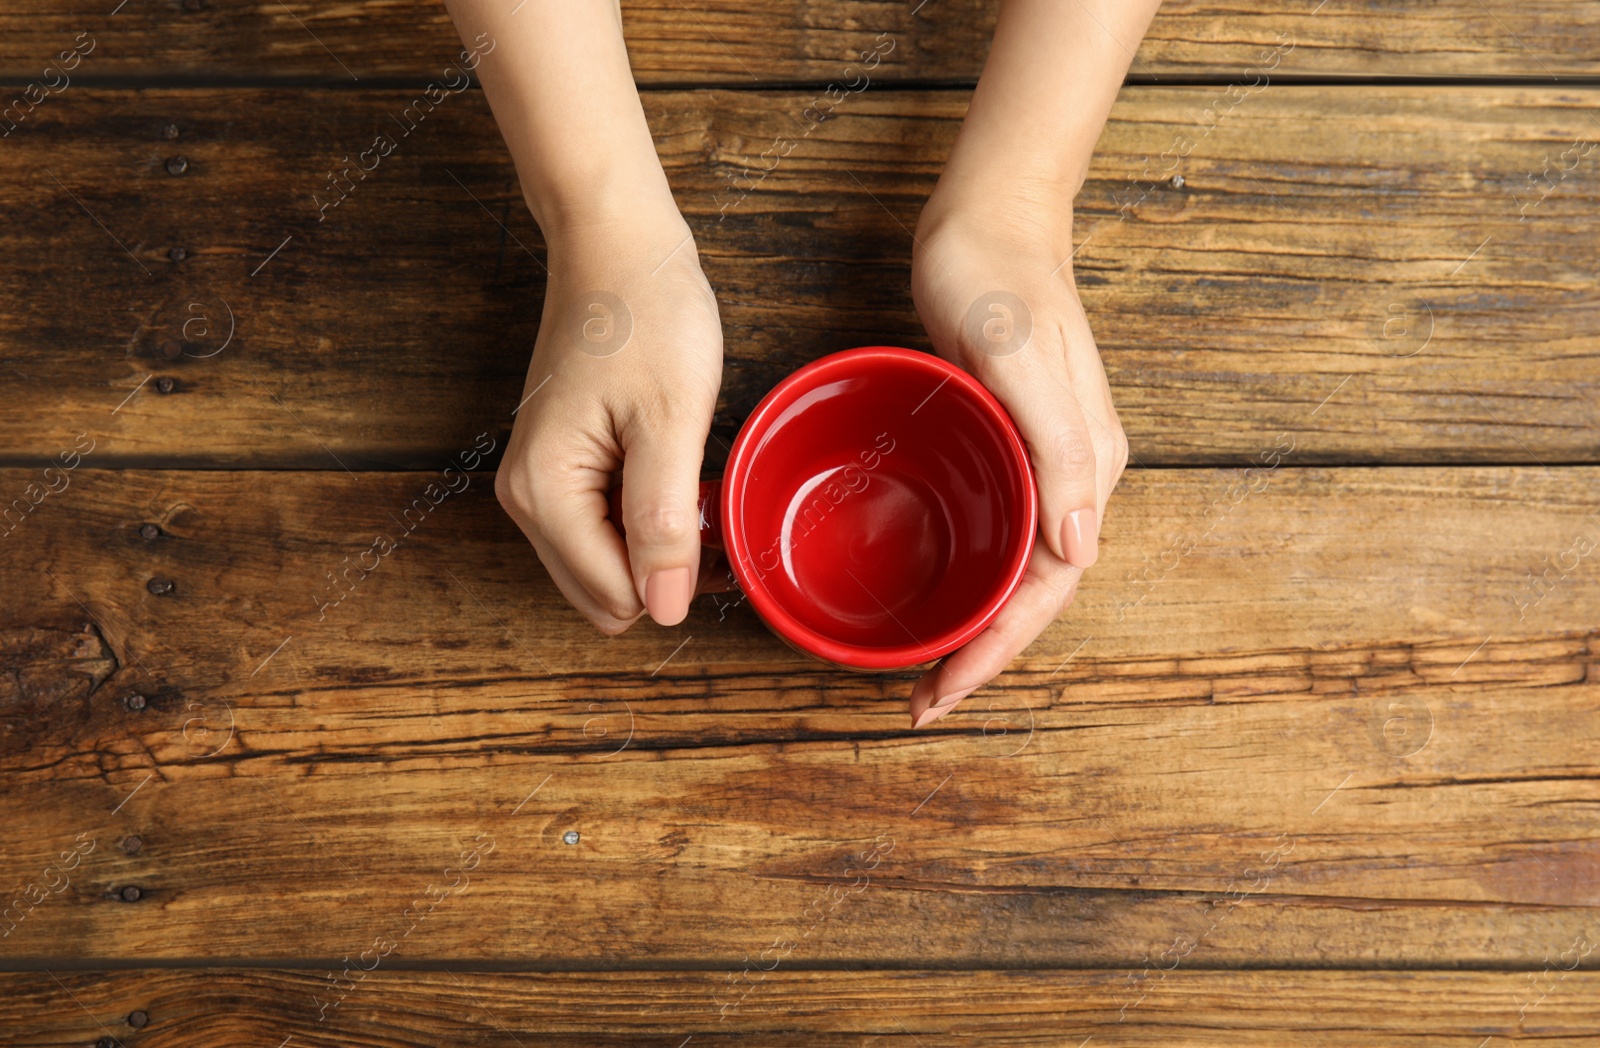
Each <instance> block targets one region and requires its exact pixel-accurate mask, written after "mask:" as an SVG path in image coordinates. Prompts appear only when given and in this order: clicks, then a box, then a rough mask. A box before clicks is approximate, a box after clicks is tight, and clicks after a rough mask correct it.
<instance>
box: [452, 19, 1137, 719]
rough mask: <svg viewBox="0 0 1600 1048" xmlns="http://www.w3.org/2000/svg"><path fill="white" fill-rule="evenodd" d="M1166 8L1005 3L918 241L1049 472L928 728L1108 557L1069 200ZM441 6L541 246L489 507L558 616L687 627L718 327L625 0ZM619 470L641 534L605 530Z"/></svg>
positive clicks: (936, 696) (936, 306)
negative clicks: (523, 367)
mask: <svg viewBox="0 0 1600 1048" xmlns="http://www.w3.org/2000/svg"><path fill="white" fill-rule="evenodd" d="M1158 5H1159V0H1004V2H1003V3H1002V5H1001V9H1000V18H999V22H998V25H997V27H996V30H995V36H994V43H993V46H992V48H991V50H990V54H989V59H988V62H987V64H986V65H985V66H984V70H983V74H982V76H981V77H980V79H979V81H978V86H977V89H976V91H975V92H974V94H973V98H972V103H971V107H970V109H969V110H968V113H967V116H966V120H965V122H964V123H963V124H962V128H961V132H960V134H959V136H958V137H957V139H956V144H955V146H954V148H953V149H952V150H951V153H950V158H949V160H948V162H947V163H946V165H945V169H944V172H943V174H942V175H941V177H940V179H939V183H938V186H937V187H936V188H935V190H934V192H933V195H932V196H931V197H930V198H929V200H928V203H927V205H926V206H925V207H924V209H923V212H922V217H921V219H920V220H919V222H918V224H917V230H916V235H915V238H914V242H913V245H912V254H911V259H912V262H911V284H912V297H913V300H914V301H915V303H916V307H917V312H918V314H919V316H920V317H921V319H922V322H923V324H924V325H925V326H926V328H927V331H928V336H929V338H930V340H931V341H932V343H933V347H934V349H935V350H936V351H937V352H938V353H939V354H940V355H941V356H944V357H946V358H947V359H949V360H951V361H953V362H954V363H956V364H958V365H960V366H961V367H964V368H966V369H967V370H968V371H970V372H971V373H972V374H973V375H974V376H976V377H977V378H978V380H979V381H981V382H983V384H984V385H985V386H987V387H988V388H989V389H990V391H991V392H993V393H994V394H995V396H996V397H997V398H999V400H1000V401H1001V403H1003V404H1004V405H1005V406H1006V408H1007V410H1008V411H1009V412H1010V413H1011V416H1012V418H1014V419H1015V420H1016V423H1017V426H1018V428H1019V429H1020V430H1021V432H1022V435H1023V438H1024V440H1025V441H1026V442H1027V445H1028V448H1029V453H1030V456H1031V458H1032V461H1033V466H1034V471H1035V475H1036V477H1037V480H1038V486H1039V500H1040V501H1039V509H1040V512H1039V518H1040V527H1039V532H1038V534H1037V536H1036V537H1035V542H1034V547H1033V553H1032V557H1031V559H1030V561H1029V565H1028V572H1027V577H1026V578H1025V579H1024V581H1023V583H1022V585H1021V586H1020V587H1019V588H1018V590H1017V592H1016V593H1015V594H1014V595H1013V596H1012V598H1011V600H1010V601H1008V602H1007V604H1006V605H1005V607H1004V608H1002V609H1001V611H1000V613H999V615H998V616H996V618H995V619H994V621H993V622H992V623H991V624H990V625H989V627H988V628H987V629H986V630H985V631H984V632H983V633H982V634H980V635H979V636H978V637H977V638H975V639H974V640H972V641H971V642H969V643H968V644H967V645H966V646H965V647H963V648H961V649H960V650H958V651H956V652H953V653H952V654H950V655H949V656H947V657H946V658H945V659H944V660H943V661H942V662H941V663H940V664H939V665H937V666H935V667H934V668H933V669H930V670H929V671H928V672H927V673H925V674H924V675H923V677H922V678H921V679H920V680H919V681H918V682H917V685H916V687H915V688H914V689H913V691H912V694H911V698H910V713H911V719H912V724H913V726H915V727H922V726H924V725H927V724H929V723H931V722H933V721H935V720H937V719H939V718H940V717H942V716H944V715H945V714H947V713H949V712H950V711H951V710H952V709H955V708H956V705H957V703H959V702H960V701H961V700H962V699H963V698H965V697H966V696H968V695H969V694H971V693H972V692H973V691H974V690H975V689H977V688H978V687H980V686H982V685H983V684H985V683H987V682H989V681H990V680H992V679H993V678H994V677H996V676H997V675H998V674H1000V673H1001V672H1002V671H1003V670H1004V669H1005V668H1006V666H1007V665H1008V664H1009V663H1010V662H1011V660H1012V659H1014V658H1016V656H1017V655H1019V654H1020V653H1021V652H1022V651H1023V649H1025V648H1026V647H1027V646H1028V645H1029V644H1030V643H1032V641H1033V640H1034V639H1035V638H1036V637H1038V635H1039V634H1040V633H1042V632H1043V631H1044V629H1045V628H1046V627H1048V626H1049V625H1050V623H1052V622H1053V621H1055V619H1056V618H1057V617H1059V616H1060V615H1061V614H1062V613H1063V612H1064V611H1065V610H1066V609H1067V607H1068V605H1070V604H1071V602H1072V599H1073V597H1074V595H1075V594H1076V592H1077V587H1078V580H1079V579H1080V577H1081V576H1082V575H1083V572H1084V571H1085V570H1087V569H1088V568H1089V567H1091V566H1092V565H1093V564H1094V562H1095V559H1096V557H1097V555H1098V546H1099V534H1100V524H1101V522H1103V521H1104V519H1105V513H1106V502H1107V499H1109V497H1110V495H1111V491H1112V489H1113V487H1115V485H1116V483H1117V480H1118V478H1119V477H1120V476H1121V475H1122V470H1123V467H1124V465H1125V464H1126V462H1127V458H1128V444H1127V440H1126V439H1125V437H1124V436H1123V432H1122V427H1121V425H1120V424H1119V423H1118V421H1117V414H1116V410H1115V409H1114V408H1113V406H1112V403H1111V391H1110V388H1109V386H1108V385H1107V383H1106V376H1105V370H1104V369H1103V368H1102V366H1101V363H1100V355H1099V351H1098V350H1097V349H1096V347H1095V342H1094V336H1093V334H1092V333H1091V332H1090V330H1089V323H1088V319H1087V317H1086V316H1085V314H1084V310H1083V307H1082V305H1081V304H1080V303H1079V300H1078V293H1077V287H1076V284H1075V282H1074V277H1073V266H1072V262H1071V260H1070V256H1071V254H1072V250H1073V235H1072V201H1073V198H1074V197H1075V196H1076V195H1077V192H1078V189H1079V188H1080V187H1081V186H1082V184H1083V180H1084V178H1085V176H1086V174H1087V172H1088V168H1089V160H1090V157H1091V155H1092V153H1093V149H1094V144H1095V141H1096V140H1097V139H1098V138H1099V136H1100V131H1101V128H1102V127H1103V126H1104V124H1105V121H1106V118H1107V116H1108V115H1109V113H1110V111H1111V104H1112V102H1113V101H1114V100H1115V99H1116V95H1117V91H1118V89H1119V88H1120V87H1121V84H1122V80H1123V78H1124V76H1125V75H1126V74H1127V70H1128V65H1129V63H1130V62H1131V61H1132V58H1133V51H1134V49H1135V48H1136V47H1137V46H1138V43H1139V41H1140V39H1141V38H1142V37H1143V36H1144V33H1145V30H1146V29H1147V28H1148V26H1149V24H1150V20H1151V18H1152V17H1154V15H1155V11H1156V8H1157V6H1158ZM446 6H447V7H448V8H449V10H450V14H451V17H452V18H454V20H455V23H456V27H457V29H458V30H459V32H460V34H461V37H462V39H463V40H464V41H468V42H471V41H475V40H477V39H479V34H480V33H485V34H487V37H485V38H484V39H487V40H492V41H494V49H493V51H492V52H490V53H488V54H486V55H485V56H484V57H483V60H482V62H481V64H480V65H479V67H478V69H477V72H478V75H479V76H480V77H481V79H482V83H483V89H484V93H485V95H486V96H487V97H488V100H489V104H490V107H491V108H492V109H493V111H494V114H495V119H496V121H497V122H498V123H499V126H500V130H501V132H502V134H503V135H504V136H505V140H506V145H507V146H508V147H509V149H510V150H511V154H512V158H513V160H514V161H515V163H516V167H517V172H518V174H519V176H520V178H521V183H522V190H523V195H524V197H525V198H526V200H527V203H528V207H529V209H530V211H531V212H532V214H533V217H534V219H535V221H537V222H538V224H539V227H540V229H541V230H542V231H543V233H544V236H545V241H546V244H547V245H548V247H549V253H548V262H549V270H550V276H549V282H548V287H547V289H546V293H545V305H544V315H543V318H542V321H541V324H540V328H539V334H538V337H537V339H536V341H535V344H534V350H533V359H532V362H531V364H530V366H529V370H528V378H527V381H526V383H525V385H524V388H523V392H522V395H523V396H524V397H526V398H527V399H526V401H525V402H524V403H523V405H522V407H521V408H520V409H519V410H518V413H517V418H516V423H515V425H514V427H513V428H512V432H511V440H510V443H509V445H508V447H507V448H506V454H505V459H504V461H503V463H502V464H501V467H500V471H499V473H498V474H497V475H496V477H495V492H496V494H497V495H498V496H499V499H500V502H501V505H502V506H504V507H505V509H506V512H507V513H509V514H510V515H511V517H512V519H513V520H515V521H516V522H517V524H518V525H519V526H520V527H521V528H522V531H523V533H524V534H525V535H527V537H528V540H529V542H531V543H532V545H533V547H534V549H535V551H536V552H537V553H538V556H539V559H540V561H541V562H543V564H544V565H545V567H546V569H547V570H548V571H549V572H550V575H551V578H552V579H554V581H555V583H556V585H557V586H558V587H559V588H560V589H561V592H562V593H563V594H564V595H565V596H566V598H567V600H569V601H570V602H571V603H572V605H573V606H574V607H575V608H577V609H578V611H580V612H582V613H583V614H584V615H585V616H586V617H587V618H588V619H589V620H590V621H591V622H593V623H594V625H595V626H596V627H597V628H598V629H599V630H600V631H601V632H602V633H606V634H616V633H620V632H622V631H623V630H625V629H627V628H628V627H629V626H630V625H632V624H633V623H634V622H635V621H637V620H638V619H639V618H640V617H641V616H643V615H645V614H649V616H650V617H651V618H652V619H653V620H654V621H656V622H657V623H659V624H661V625H664V626H671V625H676V624H677V623H679V622H681V621H683V619H684V617H685V616H686V615H687V614H688V611H689V602H690V600H691V599H692V598H693V597H694V595H695V593H696V592H697V591H701V590H704V589H706V588H709V586H708V579H707V576H708V575H709V574H710V573H709V570H703V567H702V564H701V552H700V543H699V529H698V523H699V516H698V511H697V498H698V482H699V476H700V467H701V457H702V450H703V448H704V445H705V440H706V435H707V433H708V431H709V429H710V425H711V416H712V411H713V409H714V408H715V405H716V397H717V391H718V388H719V386H720V383H721V375H722V327H721V323H720V320H719V318H718V313H717V303H716V296H715V294H714V293H713V291H712V289H711V286H710V284H709V283H708V282H707V281H706V278H705V276H704V274H702V272H701V270H700V264H699V258H698V255H697V253H696V250H695V244H694V239H693V236H692V234H691V233H690V230H689V227H688V225H687V223H685V222H684V220H683V217H682V215H680V214H679V212H678V208H677V205H676V203H675V202H674V200H673V197H672V193H671V191H670V189H669V188H668V186H667V179H666V176H665V174H664V173H663V171H662V169H661V164H660V162H659V160H658V159H657V157H656V153H655V147H654V143H653V141H652V139H651V136H650V129H649V127H648V126H647V125H646V123H645V117H644V110H643V107H642V106H641V105H640V102H639V97H638V93H637V90H636V88H635V86H634V83H633V77H632V73H631V71H630V69H629V66H628V55H627V50H626V48H625V46H624V43H623V36H622V20H621V14H620V12H619V10H618V8H617V6H616V5H615V4H614V3H613V2H611V0H526V2H525V3H523V4H521V6H520V7H518V6H517V5H515V4H512V3H507V2H505V0H447V3H446ZM513 9H515V11H514V13H513ZM597 289H603V290H605V291H607V292H609V293H611V294H614V295H616V296H617V297H618V298H620V299H621V300H622V301H623V302H625V303H626V306H627V311H628V314H629V317H630V320H631V324H629V326H630V327H631V332H630V333H629V334H628V337H627V343H626V345H625V346H624V347H623V348H622V349H621V350H620V351H618V352H615V353H611V354H609V355H608V354H607V353H606V351H607V350H609V349H611V348H612V346H613V345H614V343H611V342H608V341H607V339H608V338H614V337H619V334H618V332H616V331H614V330H613V328H611V327H607V326H605V325H604V324H602V325H601V326H600V327H594V326H592V325H593V324H595V323H600V322H599V321H597V320H596V319H595V318H594V317H593V316H591V311H590V310H589V304H590V302H591V300H592V293H593V292H594V291H596V290H597ZM995 290H1004V291H1007V292H1009V293H1011V294H1013V295H1016V296H1017V297H1018V298H1020V299H1021V300H1022V301H1023V303H1025V304H1026V306H1027V309H1028V311H1029V313H1030V314H1031V317H1032V333H1031V336H1030V337H1029V339H1028V341H1027V343H1026V344H1025V345H1024V346H1023V347H1022V348H1021V349H1020V350H1017V351H1016V352H1013V353H1009V354H1005V355H996V354H994V353H991V352H988V351H986V348H985V347H984V346H982V345H976V344H973V343H972V341H971V335H970V325H968V324H966V317H967V314H968V310H969V307H971V305H972V304H973V302H974V301H975V300H977V299H978V298H979V297H980V296H982V295H984V294H986V293H988V292H992V291H995ZM585 322H589V323H591V327H590V328H588V329H585V328H584V326H583V325H584V324H585ZM585 330H587V331H588V332H589V333H590V337H589V339H588V341H587V342H586V341H585V337H584V335H583V334H582V333H583V332H584V331H585ZM596 335H598V336H599V337H598V341H597V339H596V337H595V336H596ZM630 360H631V361H632V366H630V364H629V361H630ZM640 361H648V363H647V364H643V365H641V364H640V363H639V362H640ZM619 470H620V472H621V474H622V479H623V488H622V490H623V507H622V518H623V526H624V531H625V532H626V536H627V537H626V539H625V540H624V539H623V537H622V536H620V535H618V533H617V531H616V529H615V528H613V527H612V525H611V523H610V521H609V520H608V519H607V515H608V508H607V504H606V493H607V491H608V489H609V488H610V487H611V483H612V475H613V474H614V473H615V472H617V471H619Z"/></svg>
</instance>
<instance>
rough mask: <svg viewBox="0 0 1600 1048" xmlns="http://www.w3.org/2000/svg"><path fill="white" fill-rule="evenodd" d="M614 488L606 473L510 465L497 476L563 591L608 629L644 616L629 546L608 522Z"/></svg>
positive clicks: (506, 503) (506, 502)
mask: <svg viewBox="0 0 1600 1048" xmlns="http://www.w3.org/2000/svg"><path fill="white" fill-rule="evenodd" d="M544 461H545V462H546V463H548V462H549V461H550V460H549V459H548V458H546V459H545V460H544ZM608 483H609V478H608V476H607V475H606V474H605V473H604V472H601V471H599V470H590V469H575V470H571V471H566V470H562V469H561V468H560V467H559V466H555V467H552V466H550V465H544V466H542V467H535V466H531V465H527V464H523V463H518V464H513V465H508V464H504V463H503V464H502V465H501V467H500V472H499V473H497V474H496V475H495V494H496V495H497V496H499V498H500V504H501V505H502V506H503V507H504V508H505V510H506V512H507V513H508V514H509V515H510V516H511V519H512V520H514V521H516V522H517V526H518V527H520V528H521V529H522V533H523V534H524V535H526V536H527V537H528V541H529V542H530V543H532V544H533V548H534V551H535V552H536V553H538V554H539V559H540V561H542V562H543V563H544V565H545V567H546V568H547V569H548V570H549V571H550V573H551V577H552V578H554V579H555V580H556V585H557V586H558V587H559V588H560V589H561V592H562V593H563V594H564V595H565V596H566V598H567V599H568V600H569V601H571V602H572V603H573V606H574V607H577V608H578V610H579V611H582V612H583V613H584V614H585V615H586V616H588V617H589V619H590V620H591V621H593V622H594V623H595V625H596V626H597V627H599V628H600V629H601V630H602V631H608V627H607V625H602V622H604V621H606V620H609V623H610V624H613V625H614V624H615V623H624V624H626V623H631V622H633V621H634V620H635V619H637V618H638V617H639V616H640V614H642V613H643V611H644V606H643V605H642V604H641V603H640V601H639V595H638V592H637V591H636V590H635V588H634V586H633V580H632V578H631V577H630V576H629V574H628V555H627V548H626V547H625V546H624V545H623V544H622V538H621V536H619V535H618V534H617V530H616V528H614V527H612V526H611V522H610V520H608V519H607V508H606V499H605V494H604V492H605V487H606V485H607V484H608ZM558 565H559V567H560V569H561V572H562V574H563V575H564V579H563V578H562V577H558V572H557V566H558ZM563 582H565V584H563ZM623 628H624V629H625V628H626V625H624V626H623ZM615 632H620V630H616V631H615Z"/></svg>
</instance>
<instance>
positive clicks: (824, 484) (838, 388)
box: [613, 346, 1039, 670]
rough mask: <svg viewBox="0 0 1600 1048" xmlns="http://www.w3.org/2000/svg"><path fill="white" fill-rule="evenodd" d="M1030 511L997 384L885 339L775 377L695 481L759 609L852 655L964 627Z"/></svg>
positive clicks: (944, 643)
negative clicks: (717, 461)
mask: <svg viewBox="0 0 1600 1048" xmlns="http://www.w3.org/2000/svg"><path fill="white" fill-rule="evenodd" d="M618 517H620V514H618V513H616V512H615V510H614V511H613V519H617V518H618ZM1038 518H1039V500H1038V493H1037V490H1036V489H1035V487H1034V479H1033V469H1032V467H1031V465H1030V464H1029V460H1028V453H1027V448H1026V447H1025V446H1024V444H1023V442H1022V437H1021V435H1020V434H1018V432H1017V428H1016V425H1015V424H1014V423H1013V422H1012V421H1011V417H1010V416H1009V415H1007V414H1006V411H1005V409H1004V408H1003V407H1001V406H1000V402H999V401H997V400H995V398H994V396H993V395H992V394H991V393H990V392H989V391H988V390H987V389H985V388H984V387H983V386H982V385H981V384H980V383H979V382H978V381H977V380H976V379H974V378H973V377H972V376H970V375H968V374H967V373H966V372H965V371H962V370H961V369H960V368H958V367H956V366H955V365H953V364H950V363H947V362H946V361H944V360H943V359H941V358H939V357H936V356H932V355H931V354H928V353H919V352H916V351H914V350H909V349H898V348H894V347H890V346H869V347H866V348H862V349H851V350H846V351H845V352H842V353H835V354H833V355H831V356H827V357H823V358H822V359H821V360H818V361H815V362H813V363H811V364H808V365H806V366H805V367H803V368H801V369H800V370H798V371H796V372H794V373H793V374H792V375H790V376H789V377H787V378H785V379H784V380H783V381H782V382H780V383H778V385H777V386H776V387H775V388H774V389H773V390H772V392H770V393H768V394H767V395H766V397H765V398H764V399H763V400H762V401H761V403H760V404H759V405H757V407H756V409H755V411H754V412H753V413H752V414H751V415H750V418H749V419H748V420H747V421H746V422H745V424H744V428H743V429H741V430H740V431H739V436H738V439H737V440H736V441H735V442H734V445H733V452H732V454H731V455H730V456H729V458H728V465H727V469H726V471H725V472H724V475H723V479H722V480H721V481H712V482H707V483H706V484H703V485H702V489H701V527H702V531H701V539H702V541H704V542H705V544H706V545H708V546H711V547H713V548H720V549H722V550H724V551H725V553H726V554H727V558H728V562H729V564H730V566H731V567H732V570H733V574H734V577H735V578H736V579H737V580H738V582H739V586H740V588H741V589H742V590H743V591H744V593H745V595H746V597H747V598H748V599H749V601H750V604H751V605H752V606H753V607H754V608H755V610H756V612H757V614H759V615H760V616H761V618H762V619H763V620H764V621H765V622H766V623H767V625H768V626H769V627H771V629H772V631H773V632H774V633H776V634H777V635H778V636H779V637H781V638H782V639H783V640H785V641H787V642H788V643H789V644H790V645H792V646H793V647H795V648H797V649H799V650H800V651H802V652H804V653H806V654H808V655H812V656H815V657H816V658H819V659H822V660H824V661H826V662H830V663H833V664H835V665H838V666H843V667H845V668H848V669H862V670H883V669H901V668H904V667H908V666H915V665H918V664H920V663H925V662H931V661H933V660H934V659H937V658H940V657H942V656H944V655H947V654H949V653H950V652H952V651H954V650H955V649H956V648H959V647H960V646H961V645H963V644H965V643H967V642H968V641H969V640H972V639H973V638H974V637H976V636H977V635H978V634H979V633H981V632H982V631H983V629H984V627H986V626H987V625H988V624H989V623H990V621H991V620H993V618H994V616H995V614H996V613H997V612H999V610H1000V607H1001V605H1003V604H1004V603H1005V602H1006V600H1007V599H1008V598H1010V596H1011V594H1012V593H1013V592H1015V590H1016V588H1017V586H1018V584H1020V583H1021V581H1022V576H1023V573H1024V572H1025V571H1026V569H1027V565H1028V557H1029V555H1030V554H1031V552H1032V549H1033V538H1034V531H1035V529H1036V528H1037V527H1038Z"/></svg>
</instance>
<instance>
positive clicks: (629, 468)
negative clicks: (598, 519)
mask: <svg viewBox="0 0 1600 1048" xmlns="http://www.w3.org/2000/svg"><path fill="white" fill-rule="evenodd" d="M710 422H711V420H710V419H709V418H707V419H706V420H705V424H704V425H698V424H697V422H688V423H686V422H685V421H684V420H682V419H681V418H680V419H677V420H673V421H671V422H658V423H654V424H647V425H642V426H640V427H638V428H637V429H635V428H634V427H628V432H626V433H625V434H624V440H623V459H622V524H623V530H624V531H625V532H626V533H627V541H628V565H629V568H630V569H631V571H632V578H633V583H634V586H635V592H637V593H638V594H639V596H640V598H641V599H642V600H643V601H644V606H645V610H646V611H648V612H649V613H650V617H651V618H652V619H654V620H655V621H656V622H658V623H659V624H661V625H663V626H676V625H677V624H678V623H680V622H682V621H683V619H684V616H686V615H688V614H689V601H690V600H691V599H693V597H694V591H695V585H696V583H697V581H698V579H699V573H700V459H701V456H702V455H703V454H704V451H705V439H706V433H707V432H708V430H709V429H710Z"/></svg>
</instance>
